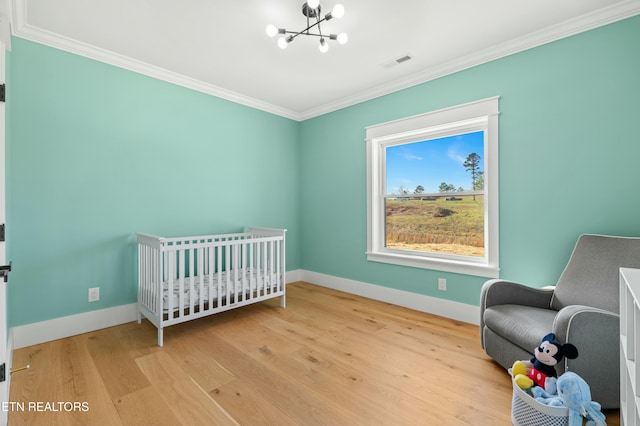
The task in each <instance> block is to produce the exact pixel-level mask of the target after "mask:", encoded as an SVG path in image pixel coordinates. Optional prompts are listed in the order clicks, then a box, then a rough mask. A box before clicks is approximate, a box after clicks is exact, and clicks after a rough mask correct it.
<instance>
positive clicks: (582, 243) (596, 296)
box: [551, 234, 640, 314]
mask: <svg viewBox="0 0 640 426" xmlns="http://www.w3.org/2000/svg"><path fill="white" fill-rule="evenodd" d="M621 267H626V268H640V238H632V237H613V236H605V235H591V234H585V235H582V236H580V238H579V239H578V242H577V243H576V246H575V247H574V249H573V253H572V254H571V258H570V259H569V262H568V263H567V266H566V267H565V269H564V271H563V272H562V275H560V279H559V280H558V283H557V284H556V288H555V291H554V293H553V298H552V299H551V308H552V309H555V310H558V311H559V310H560V309H562V308H564V307H565V306H569V305H586V306H591V307H594V308H599V309H604V310H606V311H609V312H613V313H616V314H619V313H620V309H619V290H620V289H619V283H620V275H619V274H620V271H619V270H620V268H621Z"/></svg>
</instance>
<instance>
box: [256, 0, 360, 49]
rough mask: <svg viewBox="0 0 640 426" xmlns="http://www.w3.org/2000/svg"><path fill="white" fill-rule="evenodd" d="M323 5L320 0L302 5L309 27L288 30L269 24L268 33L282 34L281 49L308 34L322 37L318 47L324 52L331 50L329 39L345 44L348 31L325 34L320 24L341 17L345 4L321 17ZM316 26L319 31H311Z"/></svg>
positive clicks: (279, 43)
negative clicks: (299, 29) (300, 36)
mask: <svg viewBox="0 0 640 426" xmlns="http://www.w3.org/2000/svg"><path fill="white" fill-rule="evenodd" d="M321 12H322V7H321V6H320V0H308V1H307V2H306V3H304V4H303V5H302V14H303V15H304V16H306V17H307V28H305V29H303V30H301V31H287V30H285V29H284V28H277V27H276V26H275V25H272V24H269V25H267V35H268V36H269V37H275V36H276V35H277V34H281V37H280V38H278V47H280V49H286V48H287V46H288V45H289V43H291V42H292V41H293V39H295V38H296V37H298V36H299V35H307V36H314V37H320V45H319V46H318V48H319V49H320V51H321V52H322V53H326V52H327V50H329V43H327V39H328V40H337V41H338V43H340V44H345V43H346V42H347V40H348V39H349V38H348V37H347V34H346V33H340V34H338V35H336V34H325V33H323V32H322V29H321V28H320V24H321V23H322V22H325V21H328V20H330V19H333V18H336V19H340V18H342V16H343V15H344V6H342V5H341V4H336V5H335V6H333V9H331V12H329V13H327V14H326V15H324V17H321V15H320V14H321ZM312 28H314V29H316V30H317V31H318V32H317V33H315V32H311V31H310V30H311V29H312Z"/></svg>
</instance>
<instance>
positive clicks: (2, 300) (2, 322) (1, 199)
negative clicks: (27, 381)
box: [0, 42, 11, 425]
mask: <svg viewBox="0 0 640 426" xmlns="http://www.w3.org/2000/svg"><path fill="white" fill-rule="evenodd" d="M4 64H5V46H4V43H2V42H0V84H1V85H2V87H3V88H4V76H5V70H4ZM4 111H5V103H4V100H2V102H0V225H2V226H4V223H5V176H4V171H5V164H4V161H5V155H4V138H5V134H4V132H5V122H4V120H5V116H4ZM0 234H4V232H0ZM0 240H2V241H0V266H3V265H6V264H7V252H6V244H7V243H6V242H5V241H4V238H0ZM6 292H7V286H6V284H5V282H4V278H2V277H0V367H1V368H3V369H4V371H5V372H4V377H5V379H4V381H2V382H0V404H2V403H3V402H5V401H8V400H9V376H10V374H11V373H10V372H9V364H8V363H7V360H8V356H7V293H6ZM7 414H8V413H7V412H6V411H5V410H0V425H2V424H6V422H7Z"/></svg>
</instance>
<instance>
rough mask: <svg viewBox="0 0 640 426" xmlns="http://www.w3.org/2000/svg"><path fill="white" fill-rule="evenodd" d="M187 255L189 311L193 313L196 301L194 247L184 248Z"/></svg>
mask: <svg viewBox="0 0 640 426" xmlns="http://www.w3.org/2000/svg"><path fill="white" fill-rule="evenodd" d="M185 252H186V254H187V256H188V257H189V269H188V270H187V274H188V275H189V278H188V279H189V313H193V308H194V306H195V303H196V294H195V288H194V275H195V270H194V257H195V256H196V253H195V249H193V248H190V249H186V250H185Z"/></svg>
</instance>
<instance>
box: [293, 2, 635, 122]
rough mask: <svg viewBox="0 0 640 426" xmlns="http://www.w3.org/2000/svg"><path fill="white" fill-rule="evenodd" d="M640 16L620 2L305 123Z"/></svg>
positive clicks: (313, 113) (340, 104) (343, 102)
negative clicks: (477, 66)
mask: <svg viewBox="0 0 640 426" xmlns="http://www.w3.org/2000/svg"><path fill="white" fill-rule="evenodd" d="M638 14H640V0H629V1H626V2H623V3H618V4H616V5H613V6H609V7H607V8H603V9H600V10H597V11H595V12H592V13H588V14H585V15H582V16H579V17H577V18H573V19H570V20H567V21H564V22H562V23H560V24H557V25H553V26H550V27H547V28H544V29H542V30H539V31H536V32H533V33H530V34H527V35H525V36H522V37H518V38H515V39H513V40H509V41H508V42H506V43H501V44H498V45H496V46H492V47H490V48H488V49H484V50H481V51H478V52H475V53H473V54H471V55H467V56H463V57H460V58H457V59H455V60H453V61H449V62H447V63H444V64H442V65H440V66H436V67H432V68H428V69H426V70H423V71H420V72H418V73H415V74H412V75H409V76H406V77H403V78H400V79H398V80H395V81H393V82H391V83H388V84H383V85H380V86H378V87H375V88H373V89H371V90H367V91H365V92H361V93H358V94H356V95H353V96H348V97H345V98H342V99H340V100H338V101H336V102H332V103H329V104H325V105H321V106H319V107H317V108H312V109H309V110H307V111H304V112H302V113H301V114H300V115H301V121H304V120H307V119H310V118H313V117H317V116H320V115H323V114H327V113H330V112H333V111H337V110H339V109H342V108H346V107H349V106H352V105H356V104H359V103H361V102H365V101H368V100H371V99H375V98H378V97H381V96H385V95H388V94H390V93H394V92H397V91H400V90H403V89H407V88H409V87H412V86H416V85H418V84H422V83H425V82H427V81H431V80H435V79H437V78H440V77H444V76H446V75H449V74H453V73H456V72H458V71H462V70H465V69H467V68H471V67H474V66H476V65H481V64H484V63H487V62H490V61H494V60H496V59H500V58H504V57H506V56H509V55H513V54H515V53H519V52H522V51H525V50H528V49H532V48H534V47H538V46H541V45H543V44H547V43H551V42H554V41H557V40H561V39H563V38H566V37H569V36H572V35H576V34H579V33H582V32H585V31H589V30H592V29H595V28H598V27H601V26H604V25H607V24H611V23H614V22H617V21H621V20H623V19H626V18H630V17H632V16H635V15H638Z"/></svg>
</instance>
